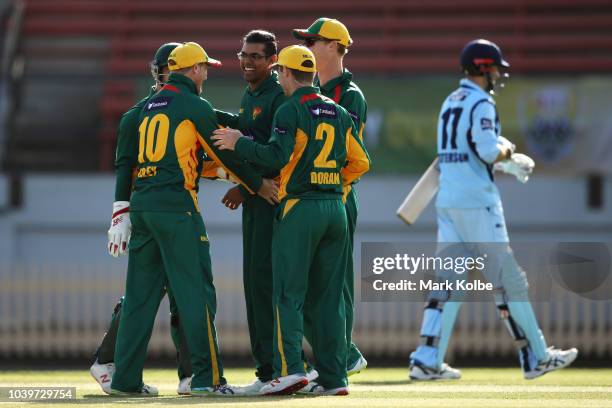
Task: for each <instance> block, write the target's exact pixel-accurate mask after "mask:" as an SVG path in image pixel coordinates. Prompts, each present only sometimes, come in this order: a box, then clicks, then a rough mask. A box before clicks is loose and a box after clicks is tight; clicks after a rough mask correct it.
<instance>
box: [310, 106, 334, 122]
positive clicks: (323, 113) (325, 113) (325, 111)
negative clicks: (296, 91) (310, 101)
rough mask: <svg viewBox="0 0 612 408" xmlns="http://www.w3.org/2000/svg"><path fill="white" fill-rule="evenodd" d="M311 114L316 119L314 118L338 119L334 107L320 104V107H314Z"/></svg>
mask: <svg viewBox="0 0 612 408" xmlns="http://www.w3.org/2000/svg"><path fill="white" fill-rule="evenodd" d="M310 114H311V115H312V116H313V117H314V118H319V117H323V118H332V119H335V118H336V116H337V115H336V107H335V106H333V105H324V104H320V105H314V106H312V107H311V108H310Z"/></svg>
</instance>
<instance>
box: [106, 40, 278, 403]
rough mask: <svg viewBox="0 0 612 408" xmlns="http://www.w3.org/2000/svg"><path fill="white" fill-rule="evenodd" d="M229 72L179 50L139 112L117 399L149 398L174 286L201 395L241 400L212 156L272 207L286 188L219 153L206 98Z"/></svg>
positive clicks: (196, 50)
mask: <svg viewBox="0 0 612 408" xmlns="http://www.w3.org/2000/svg"><path fill="white" fill-rule="evenodd" d="M220 65H221V64H220V62H219V61H216V60H213V59H211V58H209V57H208V55H207V54H206V52H205V51H204V49H203V48H202V47H201V46H200V45H199V44H197V43H193V42H189V43H184V44H181V45H179V46H177V47H176V48H175V49H174V50H173V51H172V52H171V53H170V55H169V57H168V67H169V69H170V71H171V74H170V77H169V80H168V83H167V84H166V85H165V86H163V87H162V89H161V90H160V91H159V92H158V93H156V94H155V95H153V96H152V97H151V98H150V99H149V100H148V101H147V103H146V105H145V106H144V107H143V109H142V111H141V112H140V115H139V123H140V125H139V127H138V129H139V143H138V167H137V172H136V181H135V183H134V191H133V193H132V195H131V201H130V211H129V216H130V219H131V223H132V228H133V229H132V235H131V238H130V243H129V255H130V256H129V262H128V273H127V279H126V295H125V300H124V303H123V307H122V312H121V317H120V321H119V331H118V333H117V345H116V358H115V364H116V371H115V374H114V375H113V380H112V383H111V393H112V394H118V395H124V394H134V393H135V394H138V393H142V389H143V383H142V369H143V364H144V359H145V356H146V349H147V344H148V341H149V338H150V336H151V331H152V328H153V322H154V319H155V315H156V313H157V309H158V307H159V302H160V300H161V298H162V296H163V293H164V285H165V284H166V282H167V285H168V288H169V290H170V291H172V293H173V294H174V295H175V300H176V305H177V308H178V311H179V315H180V317H181V328H182V329H183V330H184V333H185V338H186V339H187V345H188V347H189V352H190V357H191V366H192V370H193V379H192V384H191V395H196V396H203V395H233V394H234V393H235V392H234V390H233V388H232V387H230V386H228V385H227V384H226V381H225V379H224V378H223V367H222V365H221V360H220V356H219V349H218V345H217V335H216V329H215V326H214V320H215V313H216V294H215V287H214V285H213V281H212V271H211V263H210V247H209V242H208V236H207V234H206V229H205V227H204V223H203V221H202V217H201V215H200V213H199V209H198V200H197V187H198V182H199V176H200V172H201V169H202V165H203V155H204V152H206V154H207V155H208V156H209V157H210V158H212V159H213V160H214V161H216V162H217V163H218V164H220V165H222V166H223V168H224V170H225V171H227V172H228V173H229V174H230V175H231V176H232V177H233V178H234V179H236V180H238V181H239V182H240V183H243V184H244V185H245V187H246V188H247V190H248V191H249V192H250V193H251V194H254V193H255V192H257V193H258V194H260V195H263V196H265V197H267V198H268V199H270V200H272V199H273V198H274V197H275V195H276V194H277V188H276V185H275V183H274V181H272V180H262V178H261V176H260V175H258V174H257V173H256V172H255V171H253V169H252V168H251V167H250V166H249V165H248V164H246V163H245V162H244V161H243V160H240V159H239V158H237V157H236V156H235V155H233V154H231V153H230V154H228V153H227V152H222V151H219V150H218V149H216V148H214V147H213V146H212V142H211V141H210V136H211V135H212V131H213V130H214V129H215V128H217V127H218V124H217V121H216V116H215V114H214V111H213V109H212V107H211V106H210V104H209V103H208V101H206V100H205V99H203V98H201V97H200V96H199V95H200V93H201V91H202V85H203V82H204V81H205V80H206V79H207V75H208V67H209V66H213V67H217V66H220ZM149 394H150V395H151V394H153V393H149Z"/></svg>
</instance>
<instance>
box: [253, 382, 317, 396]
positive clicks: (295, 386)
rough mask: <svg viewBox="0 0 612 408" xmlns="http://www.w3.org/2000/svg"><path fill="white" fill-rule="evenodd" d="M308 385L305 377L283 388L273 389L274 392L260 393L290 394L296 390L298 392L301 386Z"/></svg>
mask: <svg viewBox="0 0 612 408" xmlns="http://www.w3.org/2000/svg"><path fill="white" fill-rule="evenodd" d="M307 385H308V380H307V379H303V380H300V381H298V382H296V383H295V384H291V385H289V386H287V387H285V388H283V389H282V390H280V391H274V392H267V393H265V394H261V395H270V396H272V395H291V394H294V393H296V392H298V391H299V390H301V389H302V388H304V387H305V386H307Z"/></svg>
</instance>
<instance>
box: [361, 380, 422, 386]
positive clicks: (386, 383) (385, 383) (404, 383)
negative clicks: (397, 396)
mask: <svg viewBox="0 0 612 408" xmlns="http://www.w3.org/2000/svg"><path fill="white" fill-rule="evenodd" d="M412 383H413V381H410V380H393V381H359V380H356V381H351V382H350V384H351V385H408V384H412ZM349 386H350V385H349Z"/></svg>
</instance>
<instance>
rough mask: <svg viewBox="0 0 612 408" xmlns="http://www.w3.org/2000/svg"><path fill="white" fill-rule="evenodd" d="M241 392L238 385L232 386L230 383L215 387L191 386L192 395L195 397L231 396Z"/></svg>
mask: <svg viewBox="0 0 612 408" xmlns="http://www.w3.org/2000/svg"><path fill="white" fill-rule="evenodd" d="M239 394H240V391H239V390H238V387H232V386H231V385H228V384H224V385H215V386H214V387H199V388H191V396H194V397H208V396H211V397H231V396H234V395H239Z"/></svg>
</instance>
